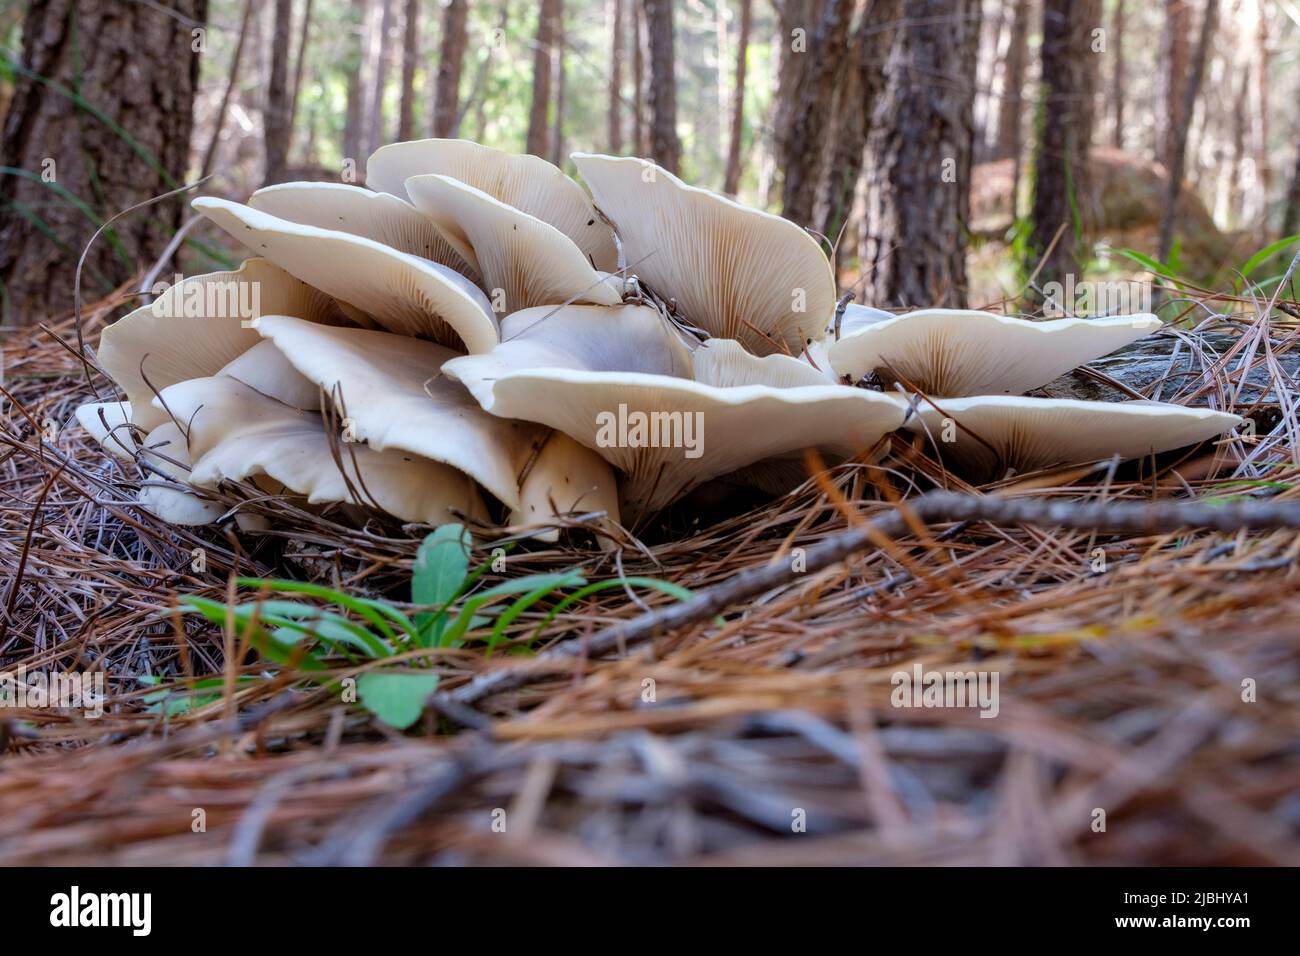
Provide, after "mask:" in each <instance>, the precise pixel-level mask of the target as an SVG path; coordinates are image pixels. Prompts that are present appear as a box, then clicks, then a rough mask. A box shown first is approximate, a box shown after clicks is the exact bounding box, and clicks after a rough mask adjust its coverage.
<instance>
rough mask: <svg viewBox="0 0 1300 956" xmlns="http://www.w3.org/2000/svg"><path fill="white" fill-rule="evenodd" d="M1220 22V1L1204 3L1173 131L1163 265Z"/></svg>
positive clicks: (1162, 228) (1163, 217) (1170, 246)
mask: <svg viewBox="0 0 1300 956" xmlns="http://www.w3.org/2000/svg"><path fill="white" fill-rule="evenodd" d="M1218 18H1219V0H1205V15H1204V17H1202V19H1201V32H1200V36H1199V37H1198V38H1197V40H1196V53H1195V54H1194V57H1193V60H1192V69H1191V73H1190V74H1189V75H1188V77H1187V85H1186V88H1185V89H1184V91H1183V105H1182V110H1181V112H1180V113H1179V115H1180V117H1181V123H1180V125H1179V126H1178V128H1177V129H1175V130H1174V140H1173V142H1172V143H1171V144H1170V154H1169V163H1168V169H1169V179H1168V186H1167V189H1168V192H1167V193H1166V195H1165V206H1164V209H1163V211H1162V212H1161V216H1160V261H1161V262H1168V261H1169V253H1170V251H1171V250H1172V249H1173V244H1174V216H1175V213H1176V210H1177V207H1178V193H1179V190H1180V189H1181V188H1182V184H1183V167H1184V166H1185V164H1186V160H1187V134H1188V132H1189V131H1190V129H1191V126H1192V113H1193V112H1194V111H1195V106H1196V97H1197V95H1198V94H1199V93H1200V89H1201V81H1202V80H1203V79H1204V77H1205V61H1206V59H1207V58H1208V56H1209V52H1210V43H1211V41H1212V40H1213V39H1214V30H1215V26H1216V25H1217V23H1218Z"/></svg>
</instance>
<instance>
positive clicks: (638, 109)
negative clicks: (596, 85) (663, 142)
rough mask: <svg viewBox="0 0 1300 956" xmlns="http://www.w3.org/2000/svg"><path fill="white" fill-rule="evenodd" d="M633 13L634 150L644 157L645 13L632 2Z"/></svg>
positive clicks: (645, 151)
mask: <svg viewBox="0 0 1300 956" xmlns="http://www.w3.org/2000/svg"><path fill="white" fill-rule="evenodd" d="M631 4H632V7H631V12H632V79H633V83H632V140H633V143H632V150H633V152H635V153H636V155H638V156H644V155H645V154H646V153H647V152H649V149H648V148H647V146H646V143H647V141H648V140H649V136H648V135H647V133H646V122H645V11H644V10H642V9H641V4H640V3H638V2H637V0H631Z"/></svg>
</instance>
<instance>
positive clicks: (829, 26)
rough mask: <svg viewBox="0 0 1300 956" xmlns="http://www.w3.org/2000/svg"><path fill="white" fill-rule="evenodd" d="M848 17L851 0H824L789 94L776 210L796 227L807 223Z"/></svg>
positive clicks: (842, 55) (841, 62) (843, 48)
mask: <svg viewBox="0 0 1300 956" xmlns="http://www.w3.org/2000/svg"><path fill="white" fill-rule="evenodd" d="M852 16H853V3H852V0H826V2H825V5H824V7H823V10H822V16H821V18H820V20H819V21H818V23H817V28H816V32H815V33H814V34H813V35H812V37H811V38H810V47H809V49H810V51H812V52H811V53H810V55H809V56H808V63H807V64H806V66H805V68H804V69H803V70H802V71H801V72H800V83H799V86H798V88H797V90H796V91H795V93H794V94H793V96H794V100H795V111H794V117H793V121H792V123H791V126H790V135H789V141H788V143H787V149H786V157H785V167H784V168H785V176H784V178H783V188H782V192H781V215H783V216H784V217H785V218H786V219H789V220H790V221H791V222H796V223H798V224H799V225H801V226H808V225H811V222H812V214H813V203H814V201H815V200H816V198H817V184H818V181H819V179H820V174H821V171H822V168H823V165H824V158H825V154H824V152H823V150H824V147H825V137H826V135H827V129H828V126H829V122H830V118H831V106H832V104H833V102H834V98H835V80H836V75H837V73H836V71H837V70H838V69H839V68H840V66H841V65H842V64H843V62H844V60H845V57H846V52H847V49H848V40H849V20H850V19H851V18H852Z"/></svg>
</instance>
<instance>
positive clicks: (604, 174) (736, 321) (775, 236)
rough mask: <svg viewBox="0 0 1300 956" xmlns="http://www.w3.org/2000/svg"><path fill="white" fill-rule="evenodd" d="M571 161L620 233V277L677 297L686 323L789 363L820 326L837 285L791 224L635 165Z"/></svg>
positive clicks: (584, 157)
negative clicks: (623, 273)
mask: <svg viewBox="0 0 1300 956" xmlns="http://www.w3.org/2000/svg"><path fill="white" fill-rule="evenodd" d="M573 161H574V163H576V164H577V166H578V171H579V172H581V173H582V177H583V179H585V180H586V181H587V185H588V186H589V187H590V188H591V192H592V195H593V196H595V198H596V204H597V205H598V206H599V207H600V208H601V209H602V210H604V211H605V213H606V214H607V215H609V216H610V218H611V219H613V220H614V222H615V223H617V225H618V232H619V236H620V237H621V238H622V240H623V256H624V262H625V264H626V267H627V271H628V273H629V274H635V275H637V276H639V277H641V278H642V279H645V280H646V282H647V283H649V285H650V286H651V287H652V288H653V289H654V290H655V291H656V292H657V293H659V295H661V296H663V297H664V298H665V299H667V298H675V299H676V300H677V303H678V304H679V305H680V307H681V309H682V311H683V313H684V314H685V316H686V319H687V321H689V322H690V323H691V324H692V325H696V326H698V327H700V328H702V329H704V330H705V331H707V332H708V333H709V334H710V335H713V336H716V337H717V338H723V339H737V340H739V341H740V342H741V343H742V344H743V345H744V346H745V347H746V348H747V349H749V350H750V351H751V352H755V353H757V354H759V355H766V354H768V353H770V352H780V351H783V350H785V351H789V352H790V353H791V354H794V355H797V354H798V353H799V352H800V351H801V350H802V349H803V348H804V346H805V345H806V344H807V342H808V340H809V339H814V338H817V337H818V336H820V335H821V333H822V331H823V330H824V329H825V328H826V323H827V321H828V320H829V319H830V317H831V315H832V314H833V312H834V310H835V278H834V276H833V275H832V274H831V267H830V263H829V261H828V260H827V259H826V256H825V254H824V253H823V252H822V250H821V248H820V247H819V246H818V245H817V242H816V240H814V239H813V238H812V237H811V236H809V235H808V234H807V233H806V232H804V231H803V230H802V229H800V228H799V227H798V226H796V225H795V224H794V223H792V222H790V221H789V220H786V219H782V218H781V217H779V216H773V215H770V214H768V213H765V212H760V211H758V210H757V209H749V208H746V207H745V206H741V205H740V204H739V203H736V202H734V201H732V200H730V199H727V198H726V197H725V196H719V195H717V194H716V193H711V192H709V191H708V190H705V189H697V188H696V187H694V186H688V185H687V184H686V183H684V182H682V181H681V180H680V179H678V178H677V177H676V176H674V175H673V174H672V173H669V172H667V171H666V170H664V169H661V168H660V167H658V166H656V165H654V164H653V163H649V162H646V161H645V160H643V159H634V158H616V157H613V156H598V155H592V154H589V153H574V154H573Z"/></svg>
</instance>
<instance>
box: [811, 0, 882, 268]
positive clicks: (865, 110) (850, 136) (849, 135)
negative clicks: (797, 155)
mask: <svg viewBox="0 0 1300 956" xmlns="http://www.w3.org/2000/svg"><path fill="white" fill-rule="evenodd" d="M902 16H903V0H872V2H871V3H869V4H868V6H867V8H866V11H865V14H864V16H863V17H862V20H861V21H860V23H859V24H858V29H857V30H856V31H855V32H854V35H853V40H852V43H851V45H850V49H849V54H848V56H847V57H846V61H847V67H848V68H847V69H846V70H845V71H844V77H843V81H842V87H841V90H840V93H839V97H838V100H837V104H838V105H837V108H836V110H835V113H834V115H835V117H836V121H835V124H836V129H835V136H834V147H833V149H832V152H831V159H830V168H829V169H828V171H827V176H826V179H825V183H824V187H823V193H824V195H823V197H822V199H821V202H820V207H821V210H822V212H821V217H820V219H819V222H820V225H819V226H818V231H819V232H820V233H821V234H822V235H823V236H825V237H826V238H827V239H829V240H830V241H831V242H832V243H834V245H835V252H836V258H837V259H838V258H841V254H842V251H843V249H842V246H841V243H840V240H841V239H842V238H843V236H844V234H845V233H844V227H845V225H846V224H847V223H848V220H849V218H850V216H851V214H852V211H853V199H854V193H855V192H856V190H857V185H858V180H859V179H860V178H861V176H862V160H863V151H864V150H865V149H866V146H867V134H868V133H869V132H870V130H871V129H872V127H873V125H874V123H875V122H876V119H875V113H876V110H877V108H878V107H879V106H880V103H881V100H882V97H883V94H884V92H885V84H886V75H885V67H886V64H887V63H888V62H889V56H890V51H891V50H892V49H893V46H894V40H895V38H896V37H897V35H898V23H899V21H900V20H901V19H902Z"/></svg>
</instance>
